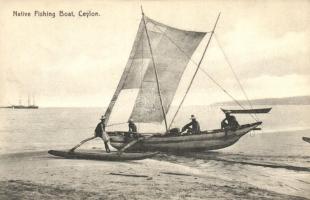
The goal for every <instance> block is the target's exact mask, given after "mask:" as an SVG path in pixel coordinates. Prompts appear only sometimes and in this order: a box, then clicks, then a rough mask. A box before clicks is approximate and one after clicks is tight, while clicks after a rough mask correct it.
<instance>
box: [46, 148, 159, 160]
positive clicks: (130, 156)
mask: <svg viewBox="0 0 310 200" xmlns="http://www.w3.org/2000/svg"><path fill="white" fill-rule="evenodd" d="M48 153H49V154H51V155H53V156H59V157H63V158H68V159H86V160H107V161H126V160H142V159H145V158H150V157H153V156H154V155H156V154H157V152H152V153H122V154H117V152H111V153H105V152H102V153H86V152H72V153H71V152H68V151H57V150H49V151H48Z"/></svg>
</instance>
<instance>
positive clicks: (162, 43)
mask: <svg viewBox="0 0 310 200" xmlns="http://www.w3.org/2000/svg"><path fill="white" fill-rule="evenodd" d="M141 11H142V18H141V20H140V25H139V28H138V31H137V35H136V38H135V41H134V44H133V47H132V50H131V53H130V56H129V59H128V62H127V64H126V67H125V69H124V72H123V74H122V76H121V79H120V81H119V83H118V86H117V88H116V90H115V93H114V95H113V97H112V99H111V102H110V104H109V106H108V108H107V110H106V112H105V117H106V121H107V123H108V125H107V127H109V122H110V123H112V124H122V123H119V122H120V121H127V120H128V119H132V120H133V121H134V122H135V123H137V124H138V126H139V128H140V129H142V130H143V127H145V126H148V125H154V124H156V123H157V124H161V123H162V122H164V125H165V133H161V134H160V131H158V130H157V131H154V132H151V133H150V132H143V131H141V130H140V131H139V134H141V135H147V134H148V135H149V137H145V138H144V139H141V138H139V139H135V138H131V139H130V140H129V141H128V138H126V137H125V135H128V134H127V133H128V132H127V131H124V130H117V131H115V130H114V131H113V130H108V134H109V136H110V139H111V145H112V146H113V147H115V148H116V149H118V150H121V151H123V150H125V149H127V148H128V150H130V151H136V150H137V151H147V150H150V151H184V150H186V151H203V150H214V149H220V148H225V147H228V146H230V145H232V144H234V143H235V142H237V141H238V140H239V139H240V138H241V137H242V136H243V135H245V134H246V133H248V132H249V131H251V130H256V129H258V126H259V125H261V124H262V122H260V121H256V122H254V123H250V124H243V125H240V126H239V127H238V128H236V129H234V130H230V129H229V130H228V129H225V130H224V129H216V130H208V131H207V130H202V131H200V133H198V134H195V135H192V134H185V135H184V134H181V133H180V132H179V129H174V131H175V130H177V132H173V131H171V130H170V128H171V126H172V124H173V122H174V119H175V117H176V115H177V114H178V112H179V110H180V108H181V106H182V104H183V102H184V100H185V98H186V95H187V94H188V92H189V90H190V88H191V86H192V83H193V81H194V79H195V77H196V75H197V72H198V70H199V69H201V68H200V66H201V63H202V61H203V58H204V57H205V54H206V51H207V49H208V47H209V44H210V42H211V39H212V36H213V35H214V32H215V28H216V25H217V23H218V20H219V17H220V14H219V15H218V16H217V19H216V21H215V24H214V26H213V29H212V31H211V32H196V31H186V30H181V29H177V28H174V27H171V26H167V25H165V24H162V23H160V22H157V21H155V20H153V19H151V18H149V17H147V16H146V15H145V14H144V12H143V10H142V7H141ZM209 33H210V37H209V39H208V42H207V44H206V46H205V48H204V51H203V54H202V56H201V58H200V60H199V63H198V64H196V63H194V64H196V69H195V72H194V74H193V77H192V79H191V81H190V83H189V86H188V87H187V90H186V92H185V95H184V96H183V98H182V100H181V102H180V104H179V106H178V108H177V110H176V112H175V113H174V115H173V117H172V120H171V122H170V124H169V126H168V123H167V117H166V115H167V112H168V111H169V108H170V105H171V103H172V100H173V98H174V96H175V93H176V90H177V88H178V86H179V82H180V80H181V77H182V76H183V72H184V70H185V69H186V67H187V65H188V63H189V61H192V60H191V56H192V55H193V53H194V52H195V50H196V48H197V47H198V45H199V44H200V42H201V41H202V39H203V38H204V37H205V36H206V35H207V34H209ZM192 62H193V61H192ZM203 72H204V71H203ZM205 73H206V72H205ZM208 77H209V76H208ZM211 80H212V81H213V82H214V83H216V82H215V81H214V79H211ZM216 84H217V85H218V86H219V84H218V83H216ZM221 89H223V88H221ZM223 91H224V92H226V91H225V90H223ZM124 105H126V106H125V107H124ZM242 108H243V107H242ZM223 111H224V112H230V113H232V112H233V113H267V111H268V112H269V111H270V109H267V110H266V109H245V108H243V111H242V110H235V111H232V110H224V109H223ZM120 118H121V119H120ZM109 119H110V121H109ZM113 120H114V121H113ZM117 120H118V121H117ZM111 121H112V122H111Z"/></svg>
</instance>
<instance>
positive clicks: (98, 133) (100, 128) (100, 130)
mask: <svg viewBox="0 0 310 200" xmlns="http://www.w3.org/2000/svg"><path fill="white" fill-rule="evenodd" d="M100 120H101V121H100V122H99V123H98V124H97V126H96V129H95V135H94V136H93V137H90V138H87V139H85V140H83V141H82V142H80V143H79V144H78V145H76V146H75V147H73V148H72V149H70V151H69V152H74V150H75V149H77V148H78V147H80V146H81V145H82V144H84V143H85V142H88V141H90V140H93V139H95V138H97V137H100V138H101V139H102V140H103V142H104V146H105V150H106V152H107V153H110V148H109V144H108V142H109V136H108V134H107V132H106V131H105V116H101V119H100Z"/></svg>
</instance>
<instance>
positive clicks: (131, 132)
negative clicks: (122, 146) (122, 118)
mask: <svg viewBox="0 0 310 200" xmlns="http://www.w3.org/2000/svg"><path fill="white" fill-rule="evenodd" d="M138 137H139V135H138V131H137V126H136V124H135V123H134V122H133V120H132V119H129V120H128V132H126V133H125V140H126V141H128V140H129V138H138Z"/></svg>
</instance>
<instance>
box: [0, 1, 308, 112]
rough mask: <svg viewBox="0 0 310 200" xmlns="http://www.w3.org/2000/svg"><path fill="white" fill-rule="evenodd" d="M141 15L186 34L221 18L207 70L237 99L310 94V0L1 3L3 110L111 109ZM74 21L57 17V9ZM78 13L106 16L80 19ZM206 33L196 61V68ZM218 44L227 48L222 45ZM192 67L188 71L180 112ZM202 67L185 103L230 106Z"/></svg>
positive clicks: (208, 28)
mask: <svg viewBox="0 0 310 200" xmlns="http://www.w3.org/2000/svg"><path fill="white" fill-rule="evenodd" d="M141 4H142V5H143V10H144V12H145V14H146V15H147V16H148V17H150V18H152V19H155V20H156V21H159V22H162V23H164V24H167V25H169V26H173V27H177V28H180V29H184V30H192V31H204V32H208V31H211V30H212V27H213V25H214V22H215V20H216V17H217V15H218V14H219V12H221V17H220V20H219V22H218V25H217V27H216V30H215V37H213V38H212V40H211V44H210V47H209V48H208V50H207V53H206V56H205V57H204V60H203V62H202V65H201V68H202V69H203V70H204V71H206V72H207V73H208V74H210V75H211V76H212V77H213V78H214V79H215V80H216V81H217V82H218V83H219V84H220V85H221V86H223V87H224V88H225V89H226V90H227V91H228V92H230V93H231V94H232V95H233V96H234V97H235V98H237V99H244V96H243V94H242V92H241V90H240V88H239V86H238V84H237V81H236V80H235V78H234V76H233V74H232V72H231V70H230V67H229V65H228V64H227V61H226V59H225V57H224V55H223V52H222V50H221V49H223V51H224V53H225V55H226V58H227V59H228V61H229V63H230V64H231V65H232V67H233V69H234V71H235V72H236V74H237V76H238V78H239V80H240V82H241V83H242V86H243V87H244V89H245V91H246V92H247V95H248V96H249V98H250V99H255V98H269V97H271V98H276V97H288V96H302V95H310V89H309V85H310V59H309V54H310V47H309V44H310V12H309V10H310V1H306V0H305V1H303V0H296V1H285V0H282V1H280V0H274V1H264V0H262V1H256V0H239V1H238V0H236V1H230V0H226V1H224V0H223V1H221V0H217V1H215V0H211V1H98V0H90V1H75V2H74V3H73V2H72V1H57V0H56V1H48V0H45V1H34V0H29V1H27V2H23V1H17V0H13V1H2V0H0V5H1V6H0V25H1V29H0V81H1V85H0V92H1V94H0V105H9V104H18V101H19V99H21V100H22V101H23V103H26V101H27V96H28V95H30V96H32V95H33V96H35V99H36V103H37V104H38V105H39V106H41V107H105V106H107V105H108V103H109V101H110V99H111V97H112V95H113V93H114V90H115V88H116V86H117V84H118V81H119V79H120V76H121V74H122V72H123V69H124V67H125V65H126V62H127V59H128V56H129V53H130V51H131V48H132V44H133V41H134V38H135V35H136V32H137V29H138V26H139V22H140V19H141V10H140V5H141ZM35 10H38V11H49V12H56V17H55V18H52V17H35V16H31V17H17V16H13V11H24V12H30V13H31V14H32V15H33V12H34V11H35ZM60 10H63V11H68V12H70V11H73V12H74V13H75V15H76V16H75V17H59V16H57V13H58V12H59V11H60ZM80 10H82V11H84V12H86V11H89V10H91V11H93V12H98V13H99V14H100V16H95V17H88V18H86V17H78V16H77V15H78V12H79V11H80ZM207 40H208V36H206V38H205V39H204V40H203V41H202V42H201V44H200V46H199V47H198V48H197V51H196V52H195V54H194V55H193V60H195V61H196V62H198V61H199V58H200V56H201V53H202V50H203V48H204V47H205V45H206V43H207ZM220 47H221V48H220ZM194 68H195V66H194V65H193V64H192V63H190V64H189V66H188V68H187V70H186V71H185V72H184V77H183V78H182V80H181V83H180V88H179V90H178V91H177V95H176V96H175V99H176V101H174V103H173V104H176V105H177V102H178V101H177V100H179V99H180V98H181V97H182V95H183V94H184V89H185V88H186V87H187V85H188V83H189V81H190V79H191V76H192V74H193V70H194ZM227 100H230V98H229V97H228V96H227V95H225V94H224V93H223V92H222V91H221V90H220V89H219V88H218V87H217V86H216V85H215V84H214V83H213V82H212V81H211V80H210V79H208V78H207V77H206V76H205V74H204V73H203V72H202V71H201V70H200V71H199V72H198V75H197V77H196V79H195V81H194V83H193V86H192V88H191V90H190V93H189V94H188V97H187V99H186V101H185V103H184V104H185V105H204V104H210V103H213V102H217V101H227Z"/></svg>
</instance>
